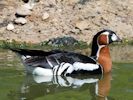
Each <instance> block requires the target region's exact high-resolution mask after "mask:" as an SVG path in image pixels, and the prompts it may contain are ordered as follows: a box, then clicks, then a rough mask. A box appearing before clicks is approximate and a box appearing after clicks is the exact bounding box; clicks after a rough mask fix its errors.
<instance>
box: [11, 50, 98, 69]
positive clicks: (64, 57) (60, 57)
mask: <svg viewBox="0 0 133 100" xmlns="http://www.w3.org/2000/svg"><path fill="white" fill-rule="evenodd" d="M11 50H12V51H14V52H17V53H18V54H20V55H22V56H25V57H27V58H26V59H24V63H25V64H26V65H28V66H33V67H43V68H53V67H54V66H56V65H59V64H61V63H62V62H65V63H70V64H73V63H74V62H82V63H93V64H96V61H95V59H93V58H91V57H88V56H85V55H82V54H78V53H74V52H67V51H59V50H53V51H49V52H46V51H42V50H27V49H16V50H15V49H11ZM28 56H30V57H28Z"/></svg>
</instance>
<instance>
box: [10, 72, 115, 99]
mask: <svg viewBox="0 0 133 100" xmlns="http://www.w3.org/2000/svg"><path fill="white" fill-rule="evenodd" d="M110 88H111V73H108V74H105V75H103V76H102V75H99V76H89V77H88V76H80V77H76V76H75V77H70V76H69V77H68V76H66V77H64V76H63V77H62V76H32V75H27V76H26V77H25V80H24V81H23V84H22V86H21V88H20V91H19V99H20V100H35V99H37V98H41V99H39V100H43V99H47V98H48V100H51V96H52V100H53V99H54V98H58V99H59V100H60V99H62V100H66V99H68V98H67V97H69V98H70V99H71V98H72V97H74V98H75V96H77V97H76V98H78V99H79V100H81V99H86V98H87V99H88V100H107V98H108V99H109V100H114V99H113V98H111V97H108V94H109V92H110ZM10 96H13V94H12V93H11V94H10ZM59 96H61V97H59ZM84 97H86V98H84ZM74 100H76V99H74Z"/></svg>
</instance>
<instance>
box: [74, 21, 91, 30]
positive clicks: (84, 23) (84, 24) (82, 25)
mask: <svg viewBox="0 0 133 100" xmlns="http://www.w3.org/2000/svg"><path fill="white" fill-rule="evenodd" d="M88 25H89V24H88V23H87V21H78V22H76V27H77V28H79V29H80V30H84V29H87V28H88Z"/></svg>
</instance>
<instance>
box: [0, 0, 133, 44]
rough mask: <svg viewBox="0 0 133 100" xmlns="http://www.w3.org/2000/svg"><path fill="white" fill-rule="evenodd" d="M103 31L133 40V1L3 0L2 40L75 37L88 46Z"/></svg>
mask: <svg viewBox="0 0 133 100" xmlns="http://www.w3.org/2000/svg"><path fill="white" fill-rule="evenodd" d="M101 29H111V30H113V31H115V32H117V34H118V35H120V37H121V38H127V39H129V40H132V39H133V0H0V40H8V41H11V40H16V41H26V42H32V43H38V42H42V41H45V40H49V39H51V38H56V37H62V36H72V37H74V38H76V39H77V40H82V41H85V42H87V43H88V44H89V43H90V42H91V40H92V37H93V35H94V34H96V32H98V31H100V30H101Z"/></svg>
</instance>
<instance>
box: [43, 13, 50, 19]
mask: <svg viewBox="0 0 133 100" xmlns="http://www.w3.org/2000/svg"><path fill="white" fill-rule="evenodd" d="M48 18H49V14H48V13H47V12H45V13H43V15H42V19H43V20H46V19H48Z"/></svg>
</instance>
